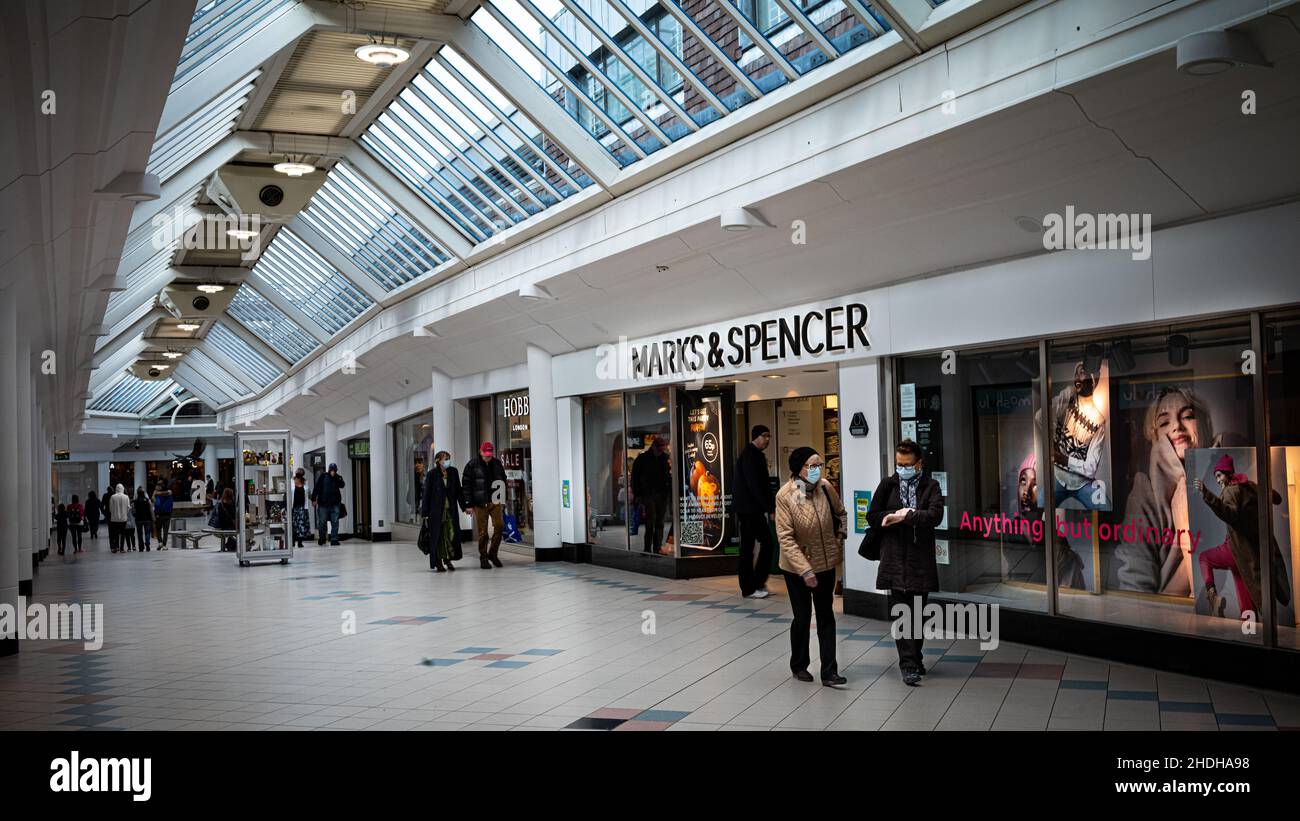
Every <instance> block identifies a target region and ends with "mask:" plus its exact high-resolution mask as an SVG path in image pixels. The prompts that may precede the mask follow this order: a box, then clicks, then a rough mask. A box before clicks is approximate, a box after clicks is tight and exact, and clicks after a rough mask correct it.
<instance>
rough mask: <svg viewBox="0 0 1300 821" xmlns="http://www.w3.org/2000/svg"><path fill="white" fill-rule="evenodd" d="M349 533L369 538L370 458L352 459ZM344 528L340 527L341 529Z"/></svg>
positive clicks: (359, 537)
mask: <svg viewBox="0 0 1300 821" xmlns="http://www.w3.org/2000/svg"><path fill="white" fill-rule="evenodd" d="M348 512H349V514H350V515H351V517H352V529H351V533H352V535H353V536H356V537H357V538H358V539H369V538H370V459H369V458H368V457H367V458H364V459H358V458H353V459H352V509H351V510H350V511H348ZM342 529H344V528H340V530H342Z"/></svg>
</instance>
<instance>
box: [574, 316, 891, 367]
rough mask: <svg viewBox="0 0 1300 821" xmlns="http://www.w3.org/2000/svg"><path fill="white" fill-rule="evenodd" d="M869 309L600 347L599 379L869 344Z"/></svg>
mask: <svg viewBox="0 0 1300 821" xmlns="http://www.w3.org/2000/svg"><path fill="white" fill-rule="evenodd" d="M869 319H870V313H869V311H868V309H867V306H866V304H865V303H862V302H849V303H845V304H837V305H825V306H820V307H813V308H799V309H792V310H791V311H789V312H786V313H780V314H775V315H768V316H764V317H758V318H754V319H752V320H749V321H742V322H737V323H734V324H730V325H722V326H712V327H709V328H705V329H700V330H698V331H693V332H691V331H688V332H682V333H677V334H672V335H665V336H663V337H659V338H651V339H646V340H638V341H636V342H628V341H627V340H626V339H620V340H619V343H618V345H602V346H600V348H599V349H598V350H597V356H598V362H597V366H596V368H597V376H598V377H599V378H601V379H631V380H633V381H644V380H651V379H675V378H681V379H693V378H699V377H702V376H707V375H709V374H714V373H718V372H726V371H728V370H734V369H740V368H747V367H749V366H752V365H763V364H769V363H770V364H780V363H782V362H786V361H789V360H797V359H803V358H813V359H820V358H823V357H827V356H834V355H837V354H845V353H849V352H859V353H860V352H865V351H867V350H869V349H870V348H871V340H870V339H869V338H868V337H867V323H868V321H869Z"/></svg>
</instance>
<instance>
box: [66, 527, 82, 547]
mask: <svg viewBox="0 0 1300 821" xmlns="http://www.w3.org/2000/svg"><path fill="white" fill-rule="evenodd" d="M68 529H69V530H71V531H72V552H73V553H80V552H81V528H80V527H72V528H68Z"/></svg>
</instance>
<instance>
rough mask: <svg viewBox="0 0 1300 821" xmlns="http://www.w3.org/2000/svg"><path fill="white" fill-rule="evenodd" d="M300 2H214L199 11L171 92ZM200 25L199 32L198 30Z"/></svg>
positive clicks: (182, 48)
mask: <svg viewBox="0 0 1300 821" xmlns="http://www.w3.org/2000/svg"><path fill="white" fill-rule="evenodd" d="M296 2H297V0H233V1H232V0H214V2H212V3H209V4H208V5H207V6H204V7H203V8H202V9H200V10H198V11H196V13H195V16H194V19H193V20H192V21H191V22H190V34H189V35H188V36H187V37H186V38H185V45H184V46H182V47H181V58H180V60H179V62H178V63H177V66H176V73H175V75H173V78H172V86H171V87H172V90H173V91H175V90H176V88H177V87H178V86H179V85H181V83H182V82H183V81H184V80H185V78H186V77H187V76H188V75H190V74H192V73H194V72H195V71H197V70H198V69H199V68H200V67H201V66H203V65H207V64H210V63H212V62H213V61H214V60H215V59H216V58H218V57H219V56H220V55H221V54H223V53H225V52H226V51H228V50H229V49H231V48H233V47H235V46H237V45H239V44H240V43H241V42H243V41H244V40H247V39H248V38H249V37H251V36H253V35H254V34H255V33H256V32H257V31H258V30H259V29H261V28H262V27H263V26H264V25H265V24H266V23H267V22H269V21H270V20H271V18H273V17H275V16H276V15H278V14H279V13H280V12H281V11H283V10H285V9H287V8H289V7H291V6H293V5H294V4H295V3H296ZM196 25H197V28H196Z"/></svg>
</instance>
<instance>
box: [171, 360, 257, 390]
mask: <svg viewBox="0 0 1300 821" xmlns="http://www.w3.org/2000/svg"><path fill="white" fill-rule="evenodd" d="M184 362H185V364H186V365H187V366H188V367H189V368H190V369H192V370H193V371H194V372H195V373H197V374H198V375H199V376H201V377H203V379H204V380H206V381H207V383H208V384H210V385H212V386H213V387H215V388H217V389H218V390H220V391H221V392H222V393H224V394H226V395H227V396H229V397H232V398H234V399H242V398H244V397H245V396H251V395H252V393H253V392H252V391H250V390H249V389H248V388H247V387H246V386H244V385H243V384H242V383H241V382H239V381H238V380H236V379H234V378H233V377H232V375H231V374H228V373H226V371H225V369H224V368H222V367H221V366H220V365H218V364H217V363H216V362H214V361H212V359H211V358H210V357H209V356H207V355H206V354H204V353H203V351H200V350H198V349H194V350H191V351H190V352H189V353H187V354H185V360H184Z"/></svg>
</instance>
